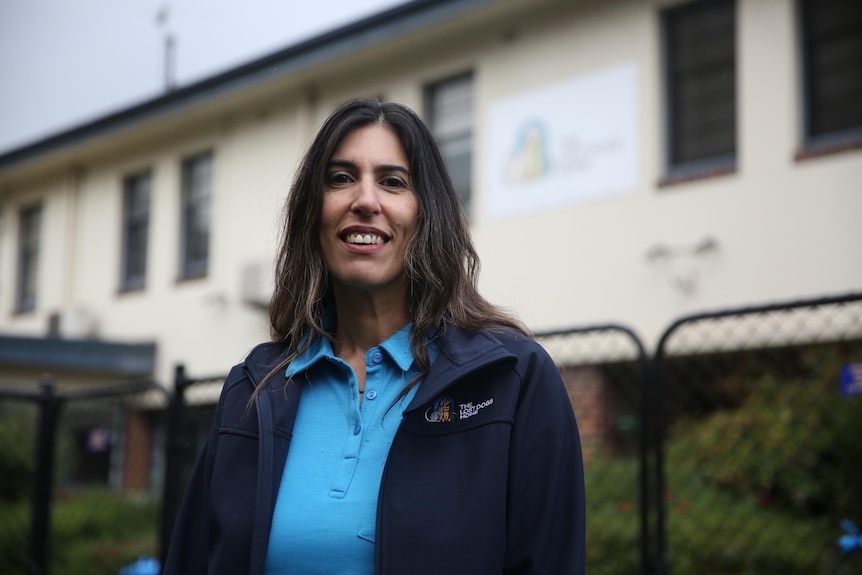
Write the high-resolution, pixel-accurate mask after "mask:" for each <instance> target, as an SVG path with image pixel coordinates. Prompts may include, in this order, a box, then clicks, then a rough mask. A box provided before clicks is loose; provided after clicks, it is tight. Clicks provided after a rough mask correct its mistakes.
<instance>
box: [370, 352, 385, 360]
mask: <svg viewBox="0 0 862 575" xmlns="http://www.w3.org/2000/svg"><path fill="white" fill-rule="evenodd" d="M371 361H373V362H374V363H380V362H381V361H383V354H382V353H380V352H379V351H375V352H374V353H372V354H371Z"/></svg>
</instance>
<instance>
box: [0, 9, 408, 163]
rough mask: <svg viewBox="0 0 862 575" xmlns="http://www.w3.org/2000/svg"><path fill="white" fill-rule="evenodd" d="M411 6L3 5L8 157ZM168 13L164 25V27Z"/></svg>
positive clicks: (0, 116) (0, 112)
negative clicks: (170, 49) (171, 69)
mask: <svg viewBox="0 0 862 575" xmlns="http://www.w3.org/2000/svg"><path fill="white" fill-rule="evenodd" d="M403 3H405V0H281V1H277V0H0V153H3V152H5V151H9V150H11V149H14V148H16V147H19V146H22V145H26V144H28V143H31V142H34V141H37V140H40V139H42V138H44V137H46V136H50V135H52V134H55V133H57V132H60V131H63V130H65V129H68V128H72V127H74V126H77V125H79V124H81V123H84V122H86V121H88V120H92V119H95V118H98V117H100V116H102V115H105V114H107V113H109V112H112V111H115V110H119V109H122V108H125V107H127V106H129V105H132V104H135V103H138V102H141V101H144V100H147V99H150V98H152V97H155V96H158V95H159V94H160V93H162V92H163V89H164V71H163V62H164V51H163V46H164V34H165V32H166V30H169V31H170V32H172V33H173V35H174V36H175V37H176V61H175V62H176V63H175V78H176V80H177V84H178V85H183V84H187V83H189V82H193V81H195V80H199V79H201V78H204V77H206V76H209V75H211V74H214V73H217V72H220V71H222V70H224V69H227V68H231V67H233V66H235V65H238V64H242V63H243V62H246V61H249V60H252V59H254V58H256V57H259V56H262V55H264V54H267V53H269V52H272V51H275V50H278V49H279V48H282V47H285V46H288V45H290V44H293V43H295V42H297V41H299V40H302V39H304V38H308V37H310V36H314V35H316V34H319V33H321V32H323V31H325V30H328V29H331V28H334V27H337V26H339V25H342V24H346V23H348V22H351V21H353V20H356V19H358V18H361V17H363V16H368V15H370V14H374V13H376V12H379V11H381V10H385V9H387V8H389V7H392V6H394V5H397V4H403ZM164 6H167V8H168V14H169V17H168V20H167V23H166V25H164V26H160V25H159V24H158V23H157V18H156V15H157V14H158V12H159V10H160V8H162V7H164Z"/></svg>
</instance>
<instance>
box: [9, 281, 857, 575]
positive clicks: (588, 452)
mask: <svg viewBox="0 0 862 575" xmlns="http://www.w3.org/2000/svg"><path fill="white" fill-rule="evenodd" d="M538 338H539V340H540V341H541V343H542V344H543V345H544V346H545V347H546V349H548V351H549V353H550V354H551V355H552V357H554V359H555V361H556V362H557V364H558V366H559V367H560V371H561V374H562V376H563V379H564V381H565V383H566V387H567V389H568V391H569V396H570V399H571V401H572V405H573V408H574V410H575V413H576V415H577V417H578V422H579V426H580V430H581V435H582V442H583V447H584V457H585V461H586V484H587V505H588V509H587V518H588V535H587V539H588V541H587V550H588V551H587V553H588V556H587V570H588V572H589V573H590V574H591V575H616V574H633V573H644V574H647V573H648V574H653V573H657V574H662V575H663V574H666V573H673V574H674V575H676V574H680V573H708V574H711V575H712V574H724V573H728V574H730V573H733V574H746V573H758V574H764V573H782V574H784V573H790V574H794V573H843V571H839V570H837V569H836V568H835V567H834V565H835V564H836V562H837V560H838V546H837V541H838V537H839V536H840V535H841V532H840V527H839V524H840V520H841V519H842V518H845V517H847V518H850V519H853V520H856V521H857V523H859V522H860V519H862V496H860V495H859V493H857V492H858V491H859V489H858V485H862V398H860V397H854V396H851V393H852V391H853V389H858V388H859V387H862V383H860V382H859V381H858V379H859V378H860V375H859V374H860V373H862V294H851V295H848V296H844V297H836V298H825V299H818V300H810V301H801V302H794V303H787V304H780V305H768V306H762V307H749V308H742V309H736V310H724V311H720V312H715V313H706V314H698V315H692V316H690V317H686V318H683V319H681V320H679V321H677V322H675V323H674V324H672V325H671V326H670V327H669V328H668V329H667V330H666V331H665V332H664V334H663V335H662V336H661V337H660V338H659V340H658V343H657V346H656V351H655V353H654V354H653V355H652V357H650V356H649V355H648V354H647V352H646V351H645V346H644V344H643V343H642V342H641V340H640V339H639V338H638V337H637V335H636V334H634V333H633V332H632V331H631V330H629V329H627V328H626V327H624V326H618V325H607V326H590V327H584V328H576V329H569V330H564V331H556V332H548V333H542V334H539V335H538ZM854 378H856V379H854ZM221 381H222V377H221V376H217V377H204V378H190V377H188V376H187V375H186V373H185V371H184V370H183V368H182V367H179V368H178V369H177V371H176V377H175V382H174V386H173V389H174V391H173V393H169V392H166V391H164V389H165V388H164V387H163V386H159V385H156V384H154V383H153V382H131V383H123V384H117V385H107V386H106V385H100V386H93V387H91V388H86V389H80V388H77V389H71V388H62V387H58V386H55V385H54V384H52V382H51V381H50V379H44V380H43V381H42V382H41V385H40V386H39V387H38V388H36V387H34V388H32V389H25V390H20V389H19V390H9V389H2V388H0V479H2V482H0V575H5V574H7V573H8V574H39V575H46V574H49V573H50V574H52V575H54V574H60V573H62V574H64V575H76V574H78V573H81V574H83V573H86V574H88V575H100V574H105V575H108V574H116V573H119V569H120V567H122V566H123V565H127V564H129V563H130V562H132V561H134V560H135V559H136V558H137V557H138V556H141V555H147V556H153V557H158V558H163V554H164V552H165V550H166V547H167V541H168V540H169V537H170V532H171V528H172V525H173V522H174V519H175V517H176V513H177V509H178V507H179V504H180V501H181V498H182V495H183V492H184V491H185V486H186V485H187V482H188V479H189V476H190V472H191V466H192V464H193V462H194V459H195V457H196V455H197V452H198V451H199V449H200V446H201V444H202V441H203V438H204V436H205V434H206V432H207V430H208V428H209V424H210V422H211V419H212V410H213V404H214V401H215V399H216V397H217V394H218V391H219V388H220V386H221ZM842 381H843V385H844V388H845V394H842V393H841V389H842V388H841V385H842ZM854 385H856V386H857V387H856V388H854V387H853V386H854ZM852 572H856V571H852Z"/></svg>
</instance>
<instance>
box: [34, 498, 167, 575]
mask: <svg viewBox="0 0 862 575" xmlns="http://www.w3.org/2000/svg"><path fill="white" fill-rule="evenodd" d="M159 508H160V507H159V501H158V499H157V498H154V497H152V496H145V495H140V494H124V493H118V492H113V491H110V490H108V489H104V488H88V489H86V490H76V491H71V492H68V493H66V494H61V495H60V496H59V497H58V498H57V501H56V505H55V508H54V516H53V521H52V523H53V530H52V532H51V537H52V541H51V548H52V553H51V555H52V558H51V572H52V573H63V574H64V575H102V574H104V575H116V574H117V573H119V570H120V568H121V567H123V566H125V565H128V564H130V563H133V562H134V561H136V560H137V559H138V558H139V557H140V556H142V555H150V556H158V525H159Z"/></svg>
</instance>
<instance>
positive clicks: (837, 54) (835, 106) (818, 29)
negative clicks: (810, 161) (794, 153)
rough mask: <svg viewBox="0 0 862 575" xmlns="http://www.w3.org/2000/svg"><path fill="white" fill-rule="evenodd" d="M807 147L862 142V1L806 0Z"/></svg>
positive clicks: (803, 7) (803, 19) (803, 16)
mask: <svg viewBox="0 0 862 575" xmlns="http://www.w3.org/2000/svg"><path fill="white" fill-rule="evenodd" d="M800 15H801V19H800V23H801V35H802V63H803V67H804V70H803V73H802V77H803V83H804V94H805V107H804V114H805V118H804V122H805V139H806V144H807V145H814V147H818V145H819V144H827V145H829V144H840V143H841V142H842V141H847V140H851V141H855V142H856V143H860V142H862V2H860V1H859V0H801V3H800Z"/></svg>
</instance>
